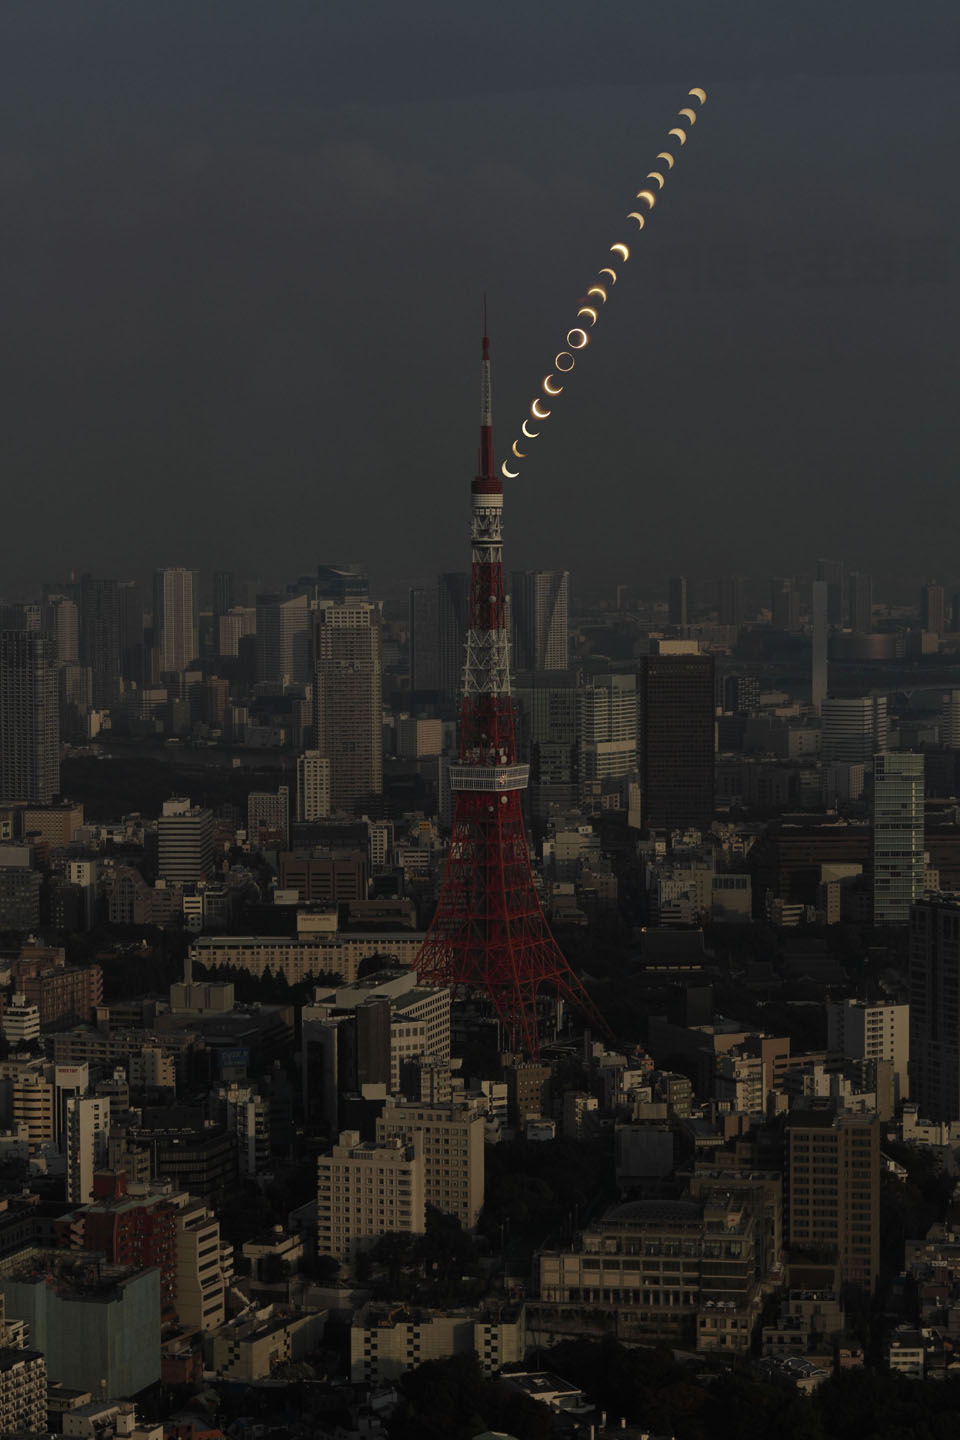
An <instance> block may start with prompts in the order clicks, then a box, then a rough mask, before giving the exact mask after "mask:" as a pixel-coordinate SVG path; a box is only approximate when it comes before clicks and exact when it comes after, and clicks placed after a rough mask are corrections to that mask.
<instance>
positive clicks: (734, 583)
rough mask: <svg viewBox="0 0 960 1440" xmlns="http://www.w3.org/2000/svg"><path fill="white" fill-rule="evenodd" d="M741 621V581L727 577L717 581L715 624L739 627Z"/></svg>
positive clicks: (733, 577)
mask: <svg viewBox="0 0 960 1440" xmlns="http://www.w3.org/2000/svg"><path fill="white" fill-rule="evenodd" d="M742 621H743V581H742V580H740V579H738V578H737V577H735V576H727V577H725V578H724V579H722V580H718V581H717V623H718V624H719V625H740V624H741V623H742Z"/></svg>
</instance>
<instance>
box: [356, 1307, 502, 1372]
mask: <svg viewBox="0 0 960 1440" xmlns="http://www.w3.org/2000/svg"><path fill="white" fill-rule="evenodd" d="M525 1351H526V1331H525V1323H524V1311H523V1307H522V1306H520V1307H517V1306H512V1307H511V1306H507V1307H503V1308H502V1309H499V1308H498V1309H497V1310H496V1311H485V1310H447V1311H443V1310H421V1309H413V1310H407V1309H406V1308H405V1307H403V1306H400V1307H397V1306H395V1305H393V1306H391V1305H384V1304H380V1303H370V1304H367V1305H365V1306H364V1307H363V1309H362V1310H360V1311H358V1312H357V1313H356V1314H355V1315H354V1318H353V1321H352V1323H351V1326H350V1379H351V1380H352V1381H353V1382H354V1383H355V1384H356V1383H361V1382H366V1383H367V1384H370V1385H382V1384H385V1383H388V1382H389V1381H391V1380H395V1379H396V1378H397V1376H398V1375H402V1374H403V1373H404V1371H406V1370H411V1369H412V1368H413V1367H414V1366H415V1365H422V1364H423V1363H424V1361H426V1360H446V1359H448V1358H449V1357H450V1356H452V1355H476V1357H477V1359H478V1360H479V1362H480V1367H481V1369H482V1370H483V1373H484V1374H485V1375H493V1374H496V1372H497V1371H498V1370H500V1369H501V1368H502V1367H503V1366H504V1365H515V1364H518V1363H520V1362H521V1361H522V1360H523V1358H524V1354H525Z"/></svg>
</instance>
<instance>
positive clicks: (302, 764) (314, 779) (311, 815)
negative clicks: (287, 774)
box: [296, 750, 330, 822]
mask: <svg viewBox="0 0 960 1440" xmlns="http://www.w3.org/2000/svg"><path fill="white" fill-rule="evenodd" d="M329 814H330V761H329V760H328V759H327V757H326V755H324V754H322V753H321V752H320V751H319V750H305V751H304V752H303V754H302V755H299V756H298V757H297V807H296V817H297V820H298V821H300V822H302V821H304V820H323V819H324V818H325V817H326V816H327V815H329Z"/></svg>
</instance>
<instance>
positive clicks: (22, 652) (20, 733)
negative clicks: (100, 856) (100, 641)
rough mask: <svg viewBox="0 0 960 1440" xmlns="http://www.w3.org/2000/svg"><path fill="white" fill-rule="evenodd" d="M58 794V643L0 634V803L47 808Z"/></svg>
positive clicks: (39, 637) (25, 634) (23, 634)
mask: <svg viewBox="0 0 960 1440" xmlns="http://www.w3.org/2000/svg"><path fill="white" fill-rule="evenodd" d="M59 789H60V687H59V683H58V676H57V657H56V645H55V642H54V641H52V640H50V639H49V638H48V637H47V636H45V635H37V634H33V633H31V632H30V631H27V630H2V631H0V799H3V800H23V801H27V802H28V803H29V804H33V805H49V804H50V802H51V801H52V800H53V797H54V796H55V795H56V794H57V792H58V791H59Z"/></svg>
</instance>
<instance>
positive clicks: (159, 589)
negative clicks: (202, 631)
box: [153, 566, 199, 675]
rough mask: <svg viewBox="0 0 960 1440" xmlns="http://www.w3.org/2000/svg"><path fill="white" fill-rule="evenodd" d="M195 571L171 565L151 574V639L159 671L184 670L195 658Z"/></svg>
mask: <svg viewBox="0 0 960 1440" xmlns="http://www.w3.org/2000/svg"><path fill="white" fill-rule="evenodd" d="M197 601H198V596H197V575H196V572H195V571H194V570H184V569H183V568H182V567H181V566H172V567H169V568H168V569H165V570H157V571H155V573H154V577H153V643H154V647H155V649H156V651H157V669H158V671H159V673H160V674H161V675H166V674H170V673H171V672H173V671H179V670H186V669H187V668H188V667H189V666H190V665H191V664H192V663H193V661H194V660H196V658H197V654H198V651H199V646H198V643H197V615H198V605H197Z"/></svg>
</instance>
